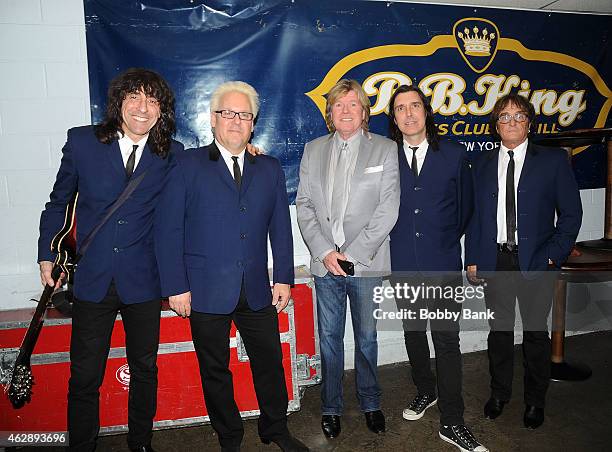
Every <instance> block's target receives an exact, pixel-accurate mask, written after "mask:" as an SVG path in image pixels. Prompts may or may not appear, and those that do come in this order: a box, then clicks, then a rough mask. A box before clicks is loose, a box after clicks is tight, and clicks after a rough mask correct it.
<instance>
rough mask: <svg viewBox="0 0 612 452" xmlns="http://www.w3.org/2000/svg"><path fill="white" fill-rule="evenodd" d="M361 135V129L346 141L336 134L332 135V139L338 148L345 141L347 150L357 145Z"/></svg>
mask: <svg viewBox="0 0 612 452" xmlns="http://www.w3.org/2000/svg"><path fill="white" fill-rule="evenodd" d="M362 135H363V129H359V132H356V133H354V134H353V135H352V136H351V137H349V139H348V140H345V139H343V138H342V137H341V136H340V134H339V133H338V132H335V133H334V139H335V140H336V144H337V146H338V147H340V146H341V145H342V143H344V142H345V141H346V142H347V143H348V147H349V149H350V148H351V147H353V145H355V144H357V142H358V141H359V139H360V138H361V137H362Z"/></svg>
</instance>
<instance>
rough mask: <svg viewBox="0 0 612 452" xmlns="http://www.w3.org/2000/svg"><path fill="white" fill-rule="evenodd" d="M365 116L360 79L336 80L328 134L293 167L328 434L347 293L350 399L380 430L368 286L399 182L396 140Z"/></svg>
mask: <svg viewBox="0 0 612 452" xmlns="http://www.w3.org/2000/svg"><path fill="white" fill-rule="evenodd" d="M369 118H370V101H369V99H368V97H367V95H366V94H365V92H364V91H363V89H362V87H361V85H359V83H358V82H357V81H355V80H346V79H343V80H340V81H339V82H338V83H336V85H334V87H333V88H332V89H331V90H330V91H329V93H328V95H327V106H326V111H325V120H326V123H327V126H328V128H329V129H330V131H331V133H330V134H328V135H325V136H323V137H320V138H317V139H316V140H313V141H311V142H309V143H307V144H306V146H305V148H304V155H303V157H302V162H301V165H300V184H299V187H298V193H297V199H296V204H297V216H298V223H299V226H300V230H301V232H302V236H303V237H304V241H305V242H306V245H307V246H308V248H309V250H310V254H311V257H312V259H311V263H310V270H311V272H312V274H313V275H314V281H315V289H316V295H317V317H318V326H319V338H320V346H321V360H322V372H323V385H322V389H321V400H322V414H323V416H322V420H321V428H322V429H323V433H324V434H325V436H327V437H328V438H334V437H336V436H338V435H339V434H340V416H341V415H342V409H343V403H342V376H343V372H344V325H345V321H346V298H347V295H348V298H349V302H350V305H351V318H352V323H353V330H354V337H355V373H356V386H357V398H358V399H359V404H360V408H361V411H362V412H363V413H364V414H365V418H366V424H367V426H368V428H369V429H370V430H371V431H373V432H374V433H381V432H384V431H385V417H384V415H383V413H382V411H381V409H380V394H381V391H380V387H379V385H378V376H377V359H378V343H377V340H376V319H375V318H374V315H373V310H374V301H373V291H374V288H375V287H379V286H381V285H382V276H384V275H386V274H389V273H390V271H391V261H390V257H389V256H390V254H389V232H390V231H391V229H392V228H393V226H394V225H395V221H396V220H397V215H398V209H399V202H400V187H399V170H398V154H397V145H396V144H395V142H393V141H391V140H389V139H387V138H383V137H382V136H379V135H376V134H373V133H369V132H368V120H369Z"/></svg>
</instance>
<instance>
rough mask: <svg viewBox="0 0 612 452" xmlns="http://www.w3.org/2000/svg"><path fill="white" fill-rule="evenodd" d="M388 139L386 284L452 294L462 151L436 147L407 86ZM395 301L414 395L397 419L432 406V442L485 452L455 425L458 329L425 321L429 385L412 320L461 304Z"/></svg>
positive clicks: (465, 185)
mask: <svg viewBox="0 0 612 452" xmlns="http://www.w3.org/2000/svg"><path fill="white" fill-rule="evenodd" d="M389 136H390V137H391V138H392V139H393V140H395V142H396V143H397V145H398V151H399V169H400V171H399V173H400V185H401V202H400V207H399V217H398V220H397V223H396V224H395V227H394V228H393V230H392V231H391V269H392V270H393V275H392V278H391V282H392V285H393V286H394V287H395V286H396V285H397V284H400V285H405V286H422V287H425V288H426V289H429V288H432V289H434V288H435V289H437V288H439V287H441V288H443V289H444V290H443V292H444V293H446V292H447V290H446V289H447V288H452V289H453V293H455V291H454V289H455V288H458V287H459V286H461V285H462V277H461V269H462V264H461V244H460V239H461V236H462V235H463V233H464V232H465V229H466V227H467V224H468V221H469V219H470V216H471V214H472V208H473V184H472V176H471V173H470V168H469V164H468V162H467V157H466V152H465V149H464V148H463V147H462V146H460V145H458V144H455V143H452V142H449V141H441V140H439V138H438V131H437V128H436V125H435V124H434V118H433V110H432V108H431V105H430V103H429V100H428V99H427V98H426V97H425V95H424V94H423V92H422V91H421V90H420V89H419V88H417V87H415V86H408V85H402V86H400V87H399V88H398V89H397V90H396V91H395V93H394V94H393V96H392V97H391V101H390V103H389ZM428 292H433V291H428ZM398 293H402V291H398ZM421 293H423V292H421ZM426 293H427V292H426ZM396 302H397V305H398V310H399V309H402V310H404V309H405V310H409V311H411V312H413V313H415V314H419V315H415V316H414V318H407V319H405V320H404V321H403V328H404V341H405V345H406V351H407V352H408V358H409V359H410V365H411V369H412V380H413V381H414V384H415V386H416V388H417V394H416V396H415V397H414V399H413V400H412V402H411V403H410V404H409V405H408V407H407V408H406V409H405V410H404V412H403V413H402V415H403V417H404V419H406V420H409V421H416V420H418V419H420V418H422V417H423V415H424V414H425V411H426V410H427V409H428V408H430V407H432V406H433V405H435V404H436V403H438V408H439V409H440V430H439V436H440V438H442V439H443V440H444V441H446V442H449V443H451V444H453V445H455V446H457V447H458V448H459V449H460V450H462V451H473V452H486V451H487V448H486V447H484V446H483V445H481V444H480V443H479V442H478V441H477V440H476V438H475V437H474V435H473V434H472V433H471V431H470V429H469V428H468V427H467V426H466V425H465V422H464V420H463V411H464V405H463V396H462V394H461V391H462V372H463V371H462V362H461V350H460V348H459V323H458V322H457V321H456V320H446V319H442V320H431V321H430V327H431V337H432V340H433V344H434V348H435V351H436V373H437V379H436V377H434V375H433V373H432V371H431V367H430V364H429V356H430V352H429V344H428V342H427V336H426V333H425V330H426V327H427V318H426V317H425V318H423V317H422V316H421V315H420V313H421V312H423V310H427V311H428V312H430V313H431V312H436V313H437V312H443V313H445V312H452V313H458V312H461V305H460V304H459V303H457V302H456V301H455V300H453V299H451V300H449V299H445V298H442V297H440V296H437V297H430V298H428V297H427V296H423V295H421V296H419V297H417V299H416V300H407V299H401V298H400V297H399V296H397V299H396ZM436 388H437V393H438V395H437V396H436Z"/></svg>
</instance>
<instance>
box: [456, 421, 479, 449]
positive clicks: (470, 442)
mask: <svg viewBox="0 0 612 452" xmlns="http://www.w3.org/2000/svg"><path fill="white" fill-rule="evenodd" d="M451 429H452V431H453V433H454V434H455V435H456V436H457V437H458V438H459V439H460V440H461V441H462V442H463V443H464V444H465V445H466V446H468V449H475V448H476V447H478V446H480V445H481V444H480V443H479V442H478V441H477V440H476V438H475V437H474V435H473V434H472V432H471V431H470V429H469V428H467V427H466V426H465V425H453V426H451Z"/></svg>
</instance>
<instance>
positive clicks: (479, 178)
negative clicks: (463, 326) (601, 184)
mask: <svg viewBox="0 0 612 452" xmlns="http://www.w3.org/2000/svg"><path fill="white" fill-rule="evenodd" d="M534 117H535V111H534V108H533V106H532V105H531V103H529V101H528V100H527V99H525V98H524V97H522V96H520V95H518V94H507V95H505V96H503V97H501V98H500V99H499V100H498V101H497V102H496V104H495V106H494V107H493V111H492V113H491V118H490V125H491V129H492V130H493V131H494V133H495V135H496V136H497V137H499V138H500V139H501V146H500V149H499V151H494V152H484V153H482V154H480V155H479V156H478V157H477V158H476V159H475V161H474V164H473V172H474V180H475V201H476V202H475V213H474V216H473V217H472V222H471V224H470V227H469V229H468V233H467V234H466V259H465V260H466V264H467V270H468V279H470V281H471V282H474V283H480V282H482V280H481V279H480V278H479V275H478V273H477V272H479V273H480V276H485V277H486V282H487V284H486V286H485V299H486V305H487V308H488V309H490V310H491V311H492V313H493V315H494V319H493V320H491V321H489V326H490V328H491V331H490V333H489V338H488V354H489V371H490V373H491V397H490V398H489V400H488V402H487V403H486V405H485V407H484V414H485V416H486V417H487V418H489V419H495V418H497V417H498V416H499V415H501V414H502V411H503V409H504V405H505V404H506V403H507V402H508V401H509V400H510V396H511V393H512V372H513V367H514V363H513V357H514V322H515V305H516V300H517V299H518V306H519V310H520V313H521V319H522V323H523V362H524V368H525V378H524V386H525V388H524V402H525V412H524V415H523V423H524V425H525V427H527V428H530V429H535V428H538V427H539V426H540V425H542V423H543V422H544V402H545V397H546V391H547V389H548V381H549V378H550V338H549V336H548V325H547V317H548V314H549V312H550V308H551V304H552V294H553V279H554V278H552V277H551V276H554V274H553V273H547V270H549V268H550V269H554V268H558V267H560V266H561V264H563V262H565V260H566V259H567V257H568V255H569V253H570V252H571V250H572V246H573V245H574V241H575V240H576V236H577V235H578V231H579V230H580V223H581V221H582V206H581V204H580V193H579V191H578V186H577V184H576V180H575V179H574V175H573V172H572V168H571V166H570V164H569V161H568V157H567V154H566V153H565V151H563V150H562V149H551V148H544V147H541V146H537V145H535V144H534V143H532V142H530V141H529V139H528V135H529V131H530V128H531V126H532V124H533V121H534ZM555 215H556V221H555ZM482 272H485V273H482ZM486 272H491V273H486Z"/></svg>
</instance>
